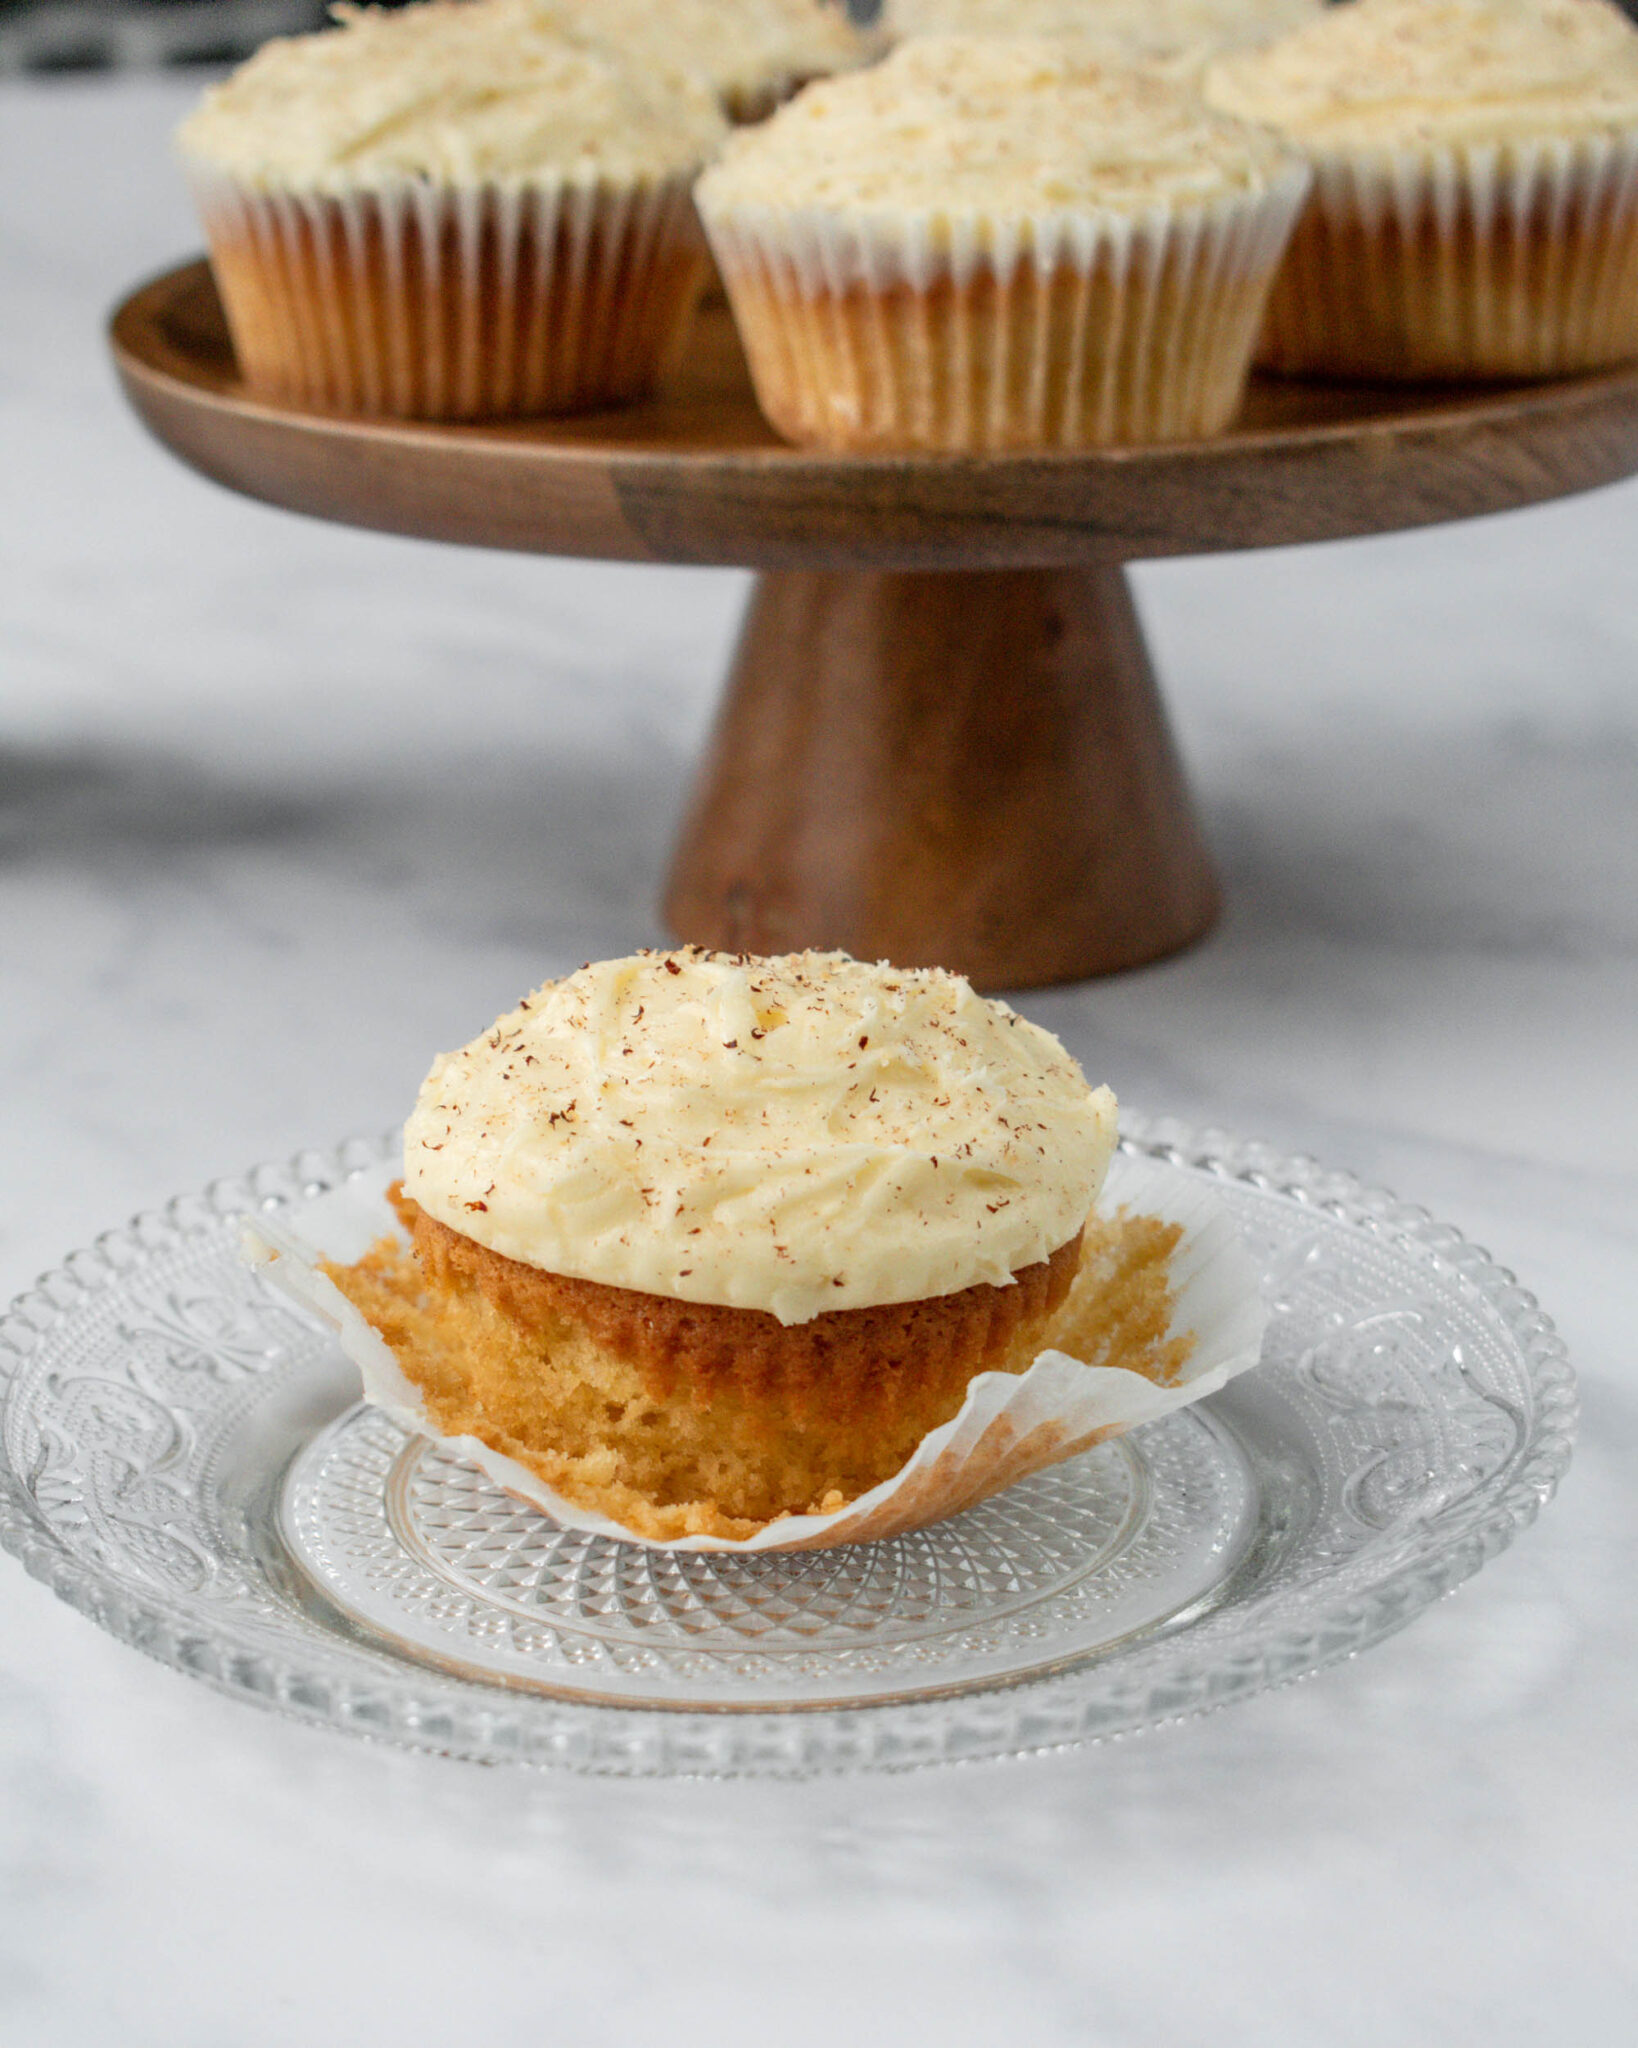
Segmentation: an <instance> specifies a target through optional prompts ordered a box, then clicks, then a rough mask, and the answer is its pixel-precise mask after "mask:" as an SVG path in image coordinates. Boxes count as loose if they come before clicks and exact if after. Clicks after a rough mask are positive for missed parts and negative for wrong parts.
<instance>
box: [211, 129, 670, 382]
mask: <svg viewBox="0 0 1638 2048" xmlns="http://www.w3.org/2000/svg"><path fill="white" fill-rule="evenodd" d="M190 176H191V182H192V185H193V189H194V197H195V200H196V202H197V204H198V207H199V212H200V217H201V219H202V220H203V222H204V227H205V235H206V239H207V241H208V242H209V244H210V252H211V267H212V269H213V271H214V273H215V276H216V283H217V288H218V290H219V292H220V294H221V298H222V304H223V308H224V310H225V312H226V314H227V321H228V328H229V330H230V332H231V333H232V336H233V346H234V352H235V354H236V355H237V357H238V360H239V367H240V371H241V373H242V374H243V376H244V379H245V382H246V383H247V384H248V385H249V386H250V387H251V389H252V390H253V391H259V392H265V393H266V394H267V395H268V396H270V397H273V398H279V399H284V400H288V401H290V402H293V403H295V404H298V405H306V406H319V407H323V408H325V409H327V410H331V411H337V412H353V413H365V414H386V415H390V416H394V417H400V418H410V419H450V420H454V419H499V418H507V417H521V416H526V415H531V414H540V413H552V412H565V411H571V410H574V409H576V408H579V407H585V406H595V405H601V404H608V403H614V402H617V401H619V400H623V399H632V398H639V397H642V396H644V395H645V394H647V393H648V392H650V391H652V390H653V389H654V387H655V385H656V384H657V383H658V382H659V380H660V378H661V376H662V375H663V374H664V372H665V371H666V370H667V369H668V368H669V367H670V364H671V362H672V360H673V358H674V357H675V355H676V353H677V351H678V350H679V349H680V347H681V345H682V343H683V340H684V338H685V335H686V331H687V325H688V321H689V318H690V316H691V315H692V313H693V310H694V305H695V302H696V300H697V299H698V296H699V292H700V288H701V285H702V284H703V282H704V278H705V274H706V269H707V264H706V251H705V245H704V241H703V238H702V237H701V234H700V230H699V223H698V220H697V218H696V216H695V213H694V207H693V201H692V199H691V198H690V196H689V182H690V181H689V179H688V178H687V177H686V176H681V175H678V176H673V177H669V178H660V179H655V180H653V181H650V182H648V183H634V184H630V185H620V184H616V183H613V182H608V183H585V182H581V181H576V180H570V179H557V180H542V181H540V182H537V183H533V184H530V185H527V186H516V187H514V186H504V185H494V186H474V187H471V188H470V189H462V188H451V189H444V188H442V187H439V186H436V185H430V184H425V183H419V182H414V181H408V180H406V181H404V182H402V183H399V184H393V185H383V186H380V187H372V188H369V189H361V190H359V191H356V192H344V193H339V194H332V193H291V192H263V191H258V190H254V189H252V188H250V187H247V186H244V185H240V184H238V183H236V182H235V181H233V180H232V179H229V178H226V177H224V176H222V175H221V174H220V173H219V172H215V171H208V170H205V169H202V168H201V167H199V166H197V165H195V166H191V167H190Z"/></svg>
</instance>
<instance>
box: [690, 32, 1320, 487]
mask: <svg viewBox="0 0 1638 2048" xmlns="http://www.w3.org/2000/svg"><path fill="white" fill-rule="evenodd" d="M1307 183H1308V174H1307V170H1306V168H1305V167H1304V165H1303V164H1302V163H1301V161H1300V159H1298V158H1296V157H1295V156H1293V155H1292V154H1291V153H1290V152H1289V151H1288V150H1286V149H1285V148H1284V147H1283V146H1282V145H1281V144H1279V143H1278V142H1277V141H1276V140H1275V139H1274V138H1272V137H1271V136H1269V135H1268V134H1267V133H1266V132H1265V131H1263V130H1261V129H1257V128H1252V127H1248V126H1246V125H1245V124H1243V123H1240V122H1236V121H1233V120H1226V119H1224V118H1222V117H1221V116H1218V115H1214V114H1212V113H1210V112H1209V111H1208V110H1207V109H1205V108H1204V107H1203V106H1202V105H1201V104H1200V102H1199V100H1198V98H1197V97H1196V96H1195V95H1194V93H1193V92H1192V91H1190V90H1189V89H1187V88H1186V87H1185V86H1183V85H1182V84H1180V83H1179V82H1177V81H1175V80H1173V79H1170V78H1167V77H1163V76H1160V75H1150V74H1146V73H1143V72H1140V71H1138V70H1136V69H1130V68H1126V67H1124V66H1118V65H1111V64H1107V63H1103V62H1100V61H1099V60H1098V59H1097V58H1096V57H1094V56H1092V55H1091V54H1089V53H1087V52H1085V51H1083V50H1082V49H1080V48H1079V47H1078V46H1077V45H1075V44H1072V43H1068V42H1062V41H1052V40H1047V39H1017V40H1001V39H993V38H961V37H939V36H928V37H924V38H915V39H912V40H911V41H909V42H906V43H904V44H902V45H901V46H900V48H899V49H898V50H897V51H895V52H894V54H893V55H892V56H891V57H890V58H889V59H888V60H887V61H886V62H885V63H883V64H880V65H878V66H877V67H876V68H875V69H874V70H870V71H863V72H857V73H854V74H852V75H850V76H848V77H846V78H840V79H834V80H829V81H826V82H825V83H823V84H820V85H814V86H810V87H809V88H808V89H807V90H806V91H805V92H803V93H802V94H800V95H799V96H798V97H797V98H796V99H795V100H793V101H792V102H791V103H790V104H789V105H788V106H786V107H783V108H781V109H780V111H779V112H778V113H777V114H775V115H774V117H773V118H772V120H770V121H768V122H765V123H764V124H763V125H762V126H761V127H760V128H756V129H751V130H746V131H742V132H741V133H739V134H737V135H736V136H734V137H733V138H732V139H731V141H730V142H729V144H728V147H727V149H726V150H725V152H724V154H723V155H722V157H721V158H720V159H719V160H718V161H717V163H715V164H714V165H713V166H712V167H711V168H710V169H709V170H708V171H707V172H706V173H705V174H704V176H703V177H702V178H701V180H700V182H699V185H698V186H697V188H696V199H697V201H698V204H699V208H700V212H701V216H702V218H703V219H704V222H705V225H706V230H707V233H708V234H709V236H710V239H711V246H712V249H713V251H714V252H715V255H716V258H717V263H718V267H719V269H720V270H721V272H722V276H723V281H724V283H725V284H726V286H727V289H728V295H729V299H730V301H731V303H732V306H733V310H734V316H735V319H736V321H737V323H738V326H739V330H740V335H741V338H742V339H743V341H744V343H745V350H746V355H747V357H748V359H749V363H750V368H751V375H752V378H753V381H754V383H755V385H756V392H757V397H758V399H759V401H760V402H761V405H762V409H763V411H764V412H765V413H766V414H767V416H768V418H769V420H770V421H771V422H772V423H773V425H774V426H775V427H777V428H778V429H779V431H780V432H781V433H782V434H784V435H785V436H786V437H787V438H788V439H790V440H793V441H797V442H803V443H810V444H814V445H817V446H821V447H827V448H836V449H857V450H878V449H880V450H893V449H933V450H988V449H1032V448H1042V449H1045V448H1077V447H1086V446H1091V445H1100V444H1107V443H1118V442H1127V443H1136V442H1149V441H1169V440H1179V439H1187V438H1191V437H1193V436H1197V435H1205V434H1212V433H1215V432H1217V431H1218V430H1219V429H1221V428H1222V427H1224V426H1226V425H1227V424H1228V422H1229V420H1230V419H1232V418H1233V416H1234V413H1235V411H1236V410H1237V408H1238V407H1239V404H1240V401H1241V396H1242V393H1243V389H1244V385H1245V379H1246V372H1247V367H1248V364H1249V361H1250V357H1251V350H1252V346H1253V343H1254V341H1255V339H1256V335H1257V330H1258V327H1259V324H1260V322H1261V319H1262V313H1263V305H1264V301H1265V299H1266V296H1267V292H1268V287H1269V284H1270V281H1271V280H1272V278H1273V275H1274V271H1275V268H1276V265H1277V264H1278V261H1279V258H1280V255H1281V252H1282V250H1283V248H1284V245H1285V240H1286V236H1287V234H1288V233H1289V231H1290V227H1291V223H1292V220H1293V218H1294V217H1295V214H1296V211H1297V208H1298V206H1299V205H1300V203H1301V201H1302V198H1303V196H1304V193H1305V191H1306V189H1307Z"/></svg>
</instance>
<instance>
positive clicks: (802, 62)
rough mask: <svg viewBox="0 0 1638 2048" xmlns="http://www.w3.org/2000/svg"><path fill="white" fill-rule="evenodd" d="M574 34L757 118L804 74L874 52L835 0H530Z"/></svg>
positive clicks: (874, 45) (737, 115) (820, 73)
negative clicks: (693, 83)
mask: <svg viewBox="0 0 1638 2048" xmlns="http://www.w3.org/2000/svg"><path fill="white" fill-rule="evenodd" d="M534 4H535V5H536V6H537V7H538V9H539V11H540V14H541V16H542V18H543V19H544V20H545V21H547V22H548V23H549V24H550V25H551V26H552V27H553V28H554V29H555V30H557V31H558V32H559V33H561V34H563V35H566V36H569V37H572V38H573V39H575V40H576V41H584V42H590V43H592V44H594V45H596V46H598V47H603V48H607V49H610V50H612V51H613V52H614V53H615V54H616V55H617V56H619V57H620V58H622V59H623V60H625V61H626V62H628V63H630V64H632V65H634V66H636V67H639V68H641V69H645V70H649V69H658V70H663V71H670V72H678V73H682V74H684V75H687V76H690V77H693V78H697V79H700V80H702V81H703V82H704V83H705V84H706V85H707V86H708V87H709V88H710V90H711V91H712V92H713V93H714V94H715V95H716V96H717V98H718V99H719V100H720V102H721V103H722V106H723V109H724V111H725V112H726V113H727V114H728V115H729V117H730V118H731V119H732V120H735V121H757V120H761V119H762V117H763V116H764V115H766V114H769V113H771V112H772V111H773V109H774V107H776V106H777V105H778V104H779V102H780V101H781V100H784V99H788V98H789V97H790V95H791V94H792V93H793V92H794V91H796V89H797V88H798V87H799V86H802V85H805V84H807V83H808V81H809V80H810V79H815V78H828V77H830V76H831V75H832V74H833V73H835V72H838V71H851V70H853V69H854V68H855V67H856V66H858V65H861V64H868V63H870V62H871V61H872V60H873V59H874V58H875V57H877V56H879V55H880V54H881V48H882V44H881V41H880V39H879V38H878V37H876V36H874V35H871V34H869V33H867V32H865V31H863V30H860V29H858V28H856V27H854V25H853V23H852V22H851V21H850V20H849V18H848V13H847V9H846V7H845V6H843V5H842V4H841V0H534Z"/></svg>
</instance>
